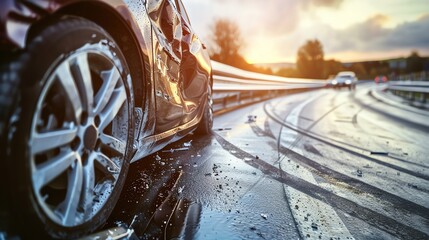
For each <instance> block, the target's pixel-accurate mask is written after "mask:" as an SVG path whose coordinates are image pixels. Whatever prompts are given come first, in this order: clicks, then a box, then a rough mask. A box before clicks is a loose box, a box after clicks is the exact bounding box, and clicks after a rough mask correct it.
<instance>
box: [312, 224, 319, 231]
mask: <svg viewBox="0 0 429 240" xmlns="http://www.w3.org/2000/svg"><path fill="white" fill-rule="evenodd" d="M311 228H312V229H313V231H317V230H318V229H319V227H318V226H317V223H312V224H311Z"/></svg>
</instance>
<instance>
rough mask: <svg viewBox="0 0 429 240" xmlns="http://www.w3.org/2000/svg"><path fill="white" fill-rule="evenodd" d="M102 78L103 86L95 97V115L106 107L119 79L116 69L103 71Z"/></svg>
mask: <svg viewBox="0 0 429 240" xmlns="http://www.w3.org/2000/svg"><path fill="white" fill-rule="evenodd" d="M101 75H102V78H103V81H104V82H103V85H102V86H101V89H100V90H99V92H98V93H97V95H96V96H95V102H96V103H97V106H96V107H95V114H99V113H100V112H101V111H103V110H104V108H105V107H106V105H107V104H108V103H109V100H110V98H111V96H112V93H113V90H114V89H115V86H116V84H117V82H118V80H119V78H120V75H119V72H118V70H117V69H116V68H113V69H111V70H110V71H105V72H102V73H101Z"/></svg>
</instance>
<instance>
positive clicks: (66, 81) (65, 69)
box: [56, 61, 82, 121]
mask: <svg viewBox="0 0 429 240" xmlns="http://www.w3.org/2000/svg"><path fill="white" fill-rule="evenodd" d="M56 73H57V76H58V79H59V80H60V83H61V85H62V86H63V89H64V92H65V93H66V95H67V98H68V100H69V103H70V104H71V106H72V107H73V113H74V117H75V120H76V121H78V120H80V116H81V114H82V103H81V100H80V97H79V93H78V89H77V87H76V84H75V81H74V78H73V75H72V73H71V71H70V65H69V62H68V61H65V62H64V63H62V64H61V65H60V66H59V67H58V69H57V71H56Z"/></svg>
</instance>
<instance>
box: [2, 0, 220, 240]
mask: <svg viewBox="0 0 429 240" xmlns="http://www.w3.org/2000/svg"><path fill="white" fill-rule="evenodd" d="M0 51H1V58H0V76H1V78H0V117H1V119H0V120H1V121H0V133H1V145H0V146H1V154H2V155H1V156H2V164H3V166H4V169H6V173H5V174H2V175H3V176H2V181H1V182H2V183H1V184H2V186H1V188H2V189H1V190H2V192H3V193H2V200H1V201H2V202H1V205H2V210H4V211H6V212H7V213H6V214H2V216H7V221H2V222H7V224H6V225H7V231H10V232H13V233H16V234H18V235H20V236H22V237H23V238H30V239H35V238H76V237H80V236H83V235H85V234H88V233H90V232H93V231H95V230H96V229H98V228H99V227H100V226H102V225H103V223H104V222H105V221H106V219H107V218H108V216H109V215H110V213H111V211H112V210H113V207H114V206H115V204H116V202H117V200H118V198H119V195H120V192H121V189H122V187H123V184H124V181H125V179H126V175H127V171H128V168H129V166H130V163H131V162H133V161H137V160H139V159H141V158H143V157H145V156H147V155H149V154H150V153H153V152H155V151H158V150H160V149H161V148H163V147H164V146H166V145H167V144H168V143H171V142H173V141H176V140H178V139H180V138H182V137H183V136H185V135H186V134H189V133H191V132H194V133H198V134H201V135H204V134H209V133H210V131H211V127H212V122H213V110H212V96H211V93H212V85H213V79H212V70H211V65H210V59H209V56H208V53H207V52H206V50H205V46H204V44H203V43H202V42H201V40H200V39H199V38H198V36H197V35H196V33H195V32H194V31H193V29H192V26H191V23H190V20H189V18H188V15H187V13H186V10H185V8H184V5H183V3H182V2H181V0H104V1H97V0H34V1H33V0H30V1H24V0H2V1H1V3H0ZM2 227H4V226H2Z"/></svg>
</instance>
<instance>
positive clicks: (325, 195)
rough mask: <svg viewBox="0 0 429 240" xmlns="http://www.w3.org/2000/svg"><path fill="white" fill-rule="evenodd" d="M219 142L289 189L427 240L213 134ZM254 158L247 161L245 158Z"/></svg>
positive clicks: (383, 227)
mask: <svg viewBox="0 0 429 240" xmlns="http://www.w3.org/2000/svg"><path fill="white" fill-rule="evenodd" d="M214 135H215V138H216V140H217V141H218V143H219V144H220V145H221V146H222V148H223V149H224V150H226V151H227V152H229V153H230V154H231V155H233V156H235V157H236V158H238V159H240V160H242V161H244V162H245V163H246V164H248V165H250V166H252V167H254V168H257V169H259V170H260V171H261V172H263V173H264V174H266V175H268V176H270V177H271V178H273V179H275V180H277V181H279V182H282V183H284V184H286V185H288V186H289V187H292V188H294V189H296V190H298V191H300V192H302V193H305V194H307V195H309V196H311V197H313V198H315V199H317V200H320V201H322V202H325V203H327V204H329V205H330V206H332V207H334V208H336V209H338V210H341V211H343V212H345V213H347V214H348V215H350V216H352V217H356V218H359V219H361V220H363V221H365V222H366V223H368V224H370V225H372V226H374V227H375V228H378V229H380V230H383V231H385V232H388V233H389V234H392V235H394V236H397V237H398V238H401V239H428V238H429V235H427V234H425V233H423V232H421V231H419V230H417V229H414V228H412V227H409V226H406V225H404V224H402V223H399V222H397V221H396V220H395V219H392V218H389V217H386V216H384V215H382V214H379V213H377V212H375V211H373V210H371V209H368V208H366V207H364V206H360V205H358V204H357V203H355V202H353V201H350V200H348V199H346V198H343V197H340V196H337V195H335V194H333V193H332V192H329V191H328V190H325V189H323V188H321V187H319V186H317V185H315V184H312V183H310V182H307V181H305V180H303V179H300V178H298V177H295V176H293V175H291V174H289V173H287V172H284V171H282V170H280V169H278V168H276V167H274V166H273V165H271V164H268V163H267V162H265V161H264V160H262V159H259V158H258V159H256V158H255V157H254V156H253V155H251V154H250V153H247V152H245V151H243V150H241V149H240V148H238V147H236V146H235V145H233V144H232V143H230V142H228V141H227V140H225V139H224V138H222V137H221V136H220V135H218V134H216V133H215V134H214ZM245 158H247V159H252V160H249V161H245V160H244V159H245Z"/></svg>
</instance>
